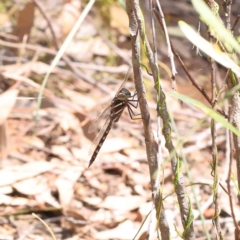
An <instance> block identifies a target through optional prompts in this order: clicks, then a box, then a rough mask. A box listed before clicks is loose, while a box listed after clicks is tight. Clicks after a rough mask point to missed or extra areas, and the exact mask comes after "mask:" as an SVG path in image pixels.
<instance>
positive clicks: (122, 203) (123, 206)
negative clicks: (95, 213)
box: [99, 196, 145, 211]
mask: <svg viewBox="0 0 240 240" xmlns="http://www.w3.org/2000/svg"><path fill="white" fill-rule="evenodd" d="M143 202H145V199H144V198H143V197H140V196H108V197H106V198H105V199H104V201H103V203H101V204H100V206H99V207H103V208H106V209H111V210H118V211H132V210H134V209H136V208H139V207H140V205H141V204H142V203H143Z"/></svg>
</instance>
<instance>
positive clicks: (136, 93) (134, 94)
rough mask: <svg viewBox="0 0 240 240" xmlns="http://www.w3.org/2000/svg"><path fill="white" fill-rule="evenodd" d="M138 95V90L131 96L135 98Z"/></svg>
mask: <svg viewBox="0 0 240 240" xmlns="http://www.w3.org/2000/svg"><path fill="white" fill-rule="evenodd" d="M136 95H137V91H136V92H135V93H134V94H133V95H132V96H131V97H132V100H135V99H134V98H135V96H136Z"/></svg>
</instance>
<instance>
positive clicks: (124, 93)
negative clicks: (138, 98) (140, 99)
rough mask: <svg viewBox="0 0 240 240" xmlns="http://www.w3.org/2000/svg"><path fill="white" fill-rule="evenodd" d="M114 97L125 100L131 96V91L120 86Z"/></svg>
mask: <svg viewBox="0 0 240 240" xmlns="http://www.w3.org/2000/svg"><path fill="white" fill-rule="evenodd" d="M116 97H117V99H119V100H126V99H128V98H130V97H131V93H130V92H129V91H128V90H127V89H126V88H122V89H121V90H120V91H119V93H118V94H117V96H116Z"/></svg>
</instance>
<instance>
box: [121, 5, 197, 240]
mask: <svg viewBox="0 0 240 240" xmlns="http://www.w3.org/2000/svg"><path fill="white" fill-rule="evenodd" d="M126 2H127V11H128V15H129V19H130V34H131V39H132V53H133V65H134V77H135V78H136V79H135V84H136V90H137V91H138V89H139V90H140V91H141V90H142V89H141V88H143V87H140V86H139V84H142V82H141V80H140V82H139V80H138V78H139V76H141V69H140V54H139V47H136V46H137V45H138V46H139V39H138V38H139V37H138V35H137V33H138V32H139V33H140V36H141V38H142V41H143V43H144V46H145V48H146V49H145V50H146V54H147V57H148V59H149V62H150V66H151V70H152V73H153V78H154V81H155V87H156V90H157V92H158V96H159V97H160V99H159V104H158V111H159V114H160V116H161V118H162V121H163V129H162V132H163V135H164V137H165V139H166V145H165V146H166V147H167V149H168V151H169V153H170V154H171V165H172V171H173V174H174V185H175V192H176V194H177V198H178V203H179V207H180V213H181V220H182V224H183V227H184V232H183V235H182V237H183V238H184V239H195V234H194V229H193V224H192V221H193V214H192V211H191V206H190V201H189V199H188V198H187V196H186V190H185V186H184V179H183V174H182V172H181V158H180V157H179V156H178V154H177V153H176V149H175V148H174V146H173V144H172V140H171V127H170V117H169V114H168V111H167V105H166V97H165V94H164V92H163V90H162V87H161V85H160V82H159V73H158V71H157V67H156V65H155V62H154V57H153V53H152V50H151V48H150V45H149V42H148V40H147V39H146V36H145V33H144V28H143V21H142V18H141V14H140V9H139V4H138V1H137V0H131V1H130V0H128V1H126ZM137 39H138V41H137V42H136V40H137ZM135 74H136V75H135ZM138 97H139V104H140V108H141V112H142V111H144V109H145V107H144V106H141V104H146V100H145V95H144V92H138ZM143 97H144V98H143ZM142 114H143V115H142V116H143V118H144V116H145V113H144V112H142ZM149 116H150V115H149V113H148V115H147V117H149ZM143 122H144V130H145V129H146V130H149V128H148V124H149V118H147V119H143ZM145 124H147V125H146V126H145ZM145 134H150V135H145V138H146V148H147V149H148V147H149V150H147V154H148V160H149V164H150V168H152V167H155V168H156V167H157V162H156V161H157V160H156V159H157V158H156V147H154V148H153V146H149V144H151V143H153V142H151V141H153V139H152V138H153V137H152V133H150V132H148V133H146V132H145ZM150 136H151V137H150ZM149 137H150V139H149ZM149 140H151V141H150V142H149ZM151 149H152V150H151ZM151 153H154V155H151ZM151 157H154V158H151ZM152 173H153V172H152V170H151V169H150V174H152ZM163 239H165V238H163Z"/></svg>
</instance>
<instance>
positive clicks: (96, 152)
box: [88, 121, 113, 167]
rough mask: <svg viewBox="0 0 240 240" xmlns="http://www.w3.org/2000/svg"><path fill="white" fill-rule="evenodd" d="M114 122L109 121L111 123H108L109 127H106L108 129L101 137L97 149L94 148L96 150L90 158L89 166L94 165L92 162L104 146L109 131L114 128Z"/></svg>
mask: <svg viewBox="0 0 240 240" xmlns="http://www.w3.org/2000/svg"><path fill="white" fill-rule="evenodd" d="M112 123H113V122H112V121H110V122H109V124H108V126H107V128H106V130H105V132H104V134H103V135H102V137H101V139H100V141H99V143H98V145H97V147H96V149H95V150H94V152H93V154H92V157H91V159H90V162H89V165H88V167H90V166H91V165H92V163H93V162H94V160H95V158H96V157H97V155H98V152H99V150H100V149H101V147H102V145H103V143H104V141H105V139H106V137H107V135H108V133H109V131H110V130H111V128H112Z"/></svg>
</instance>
